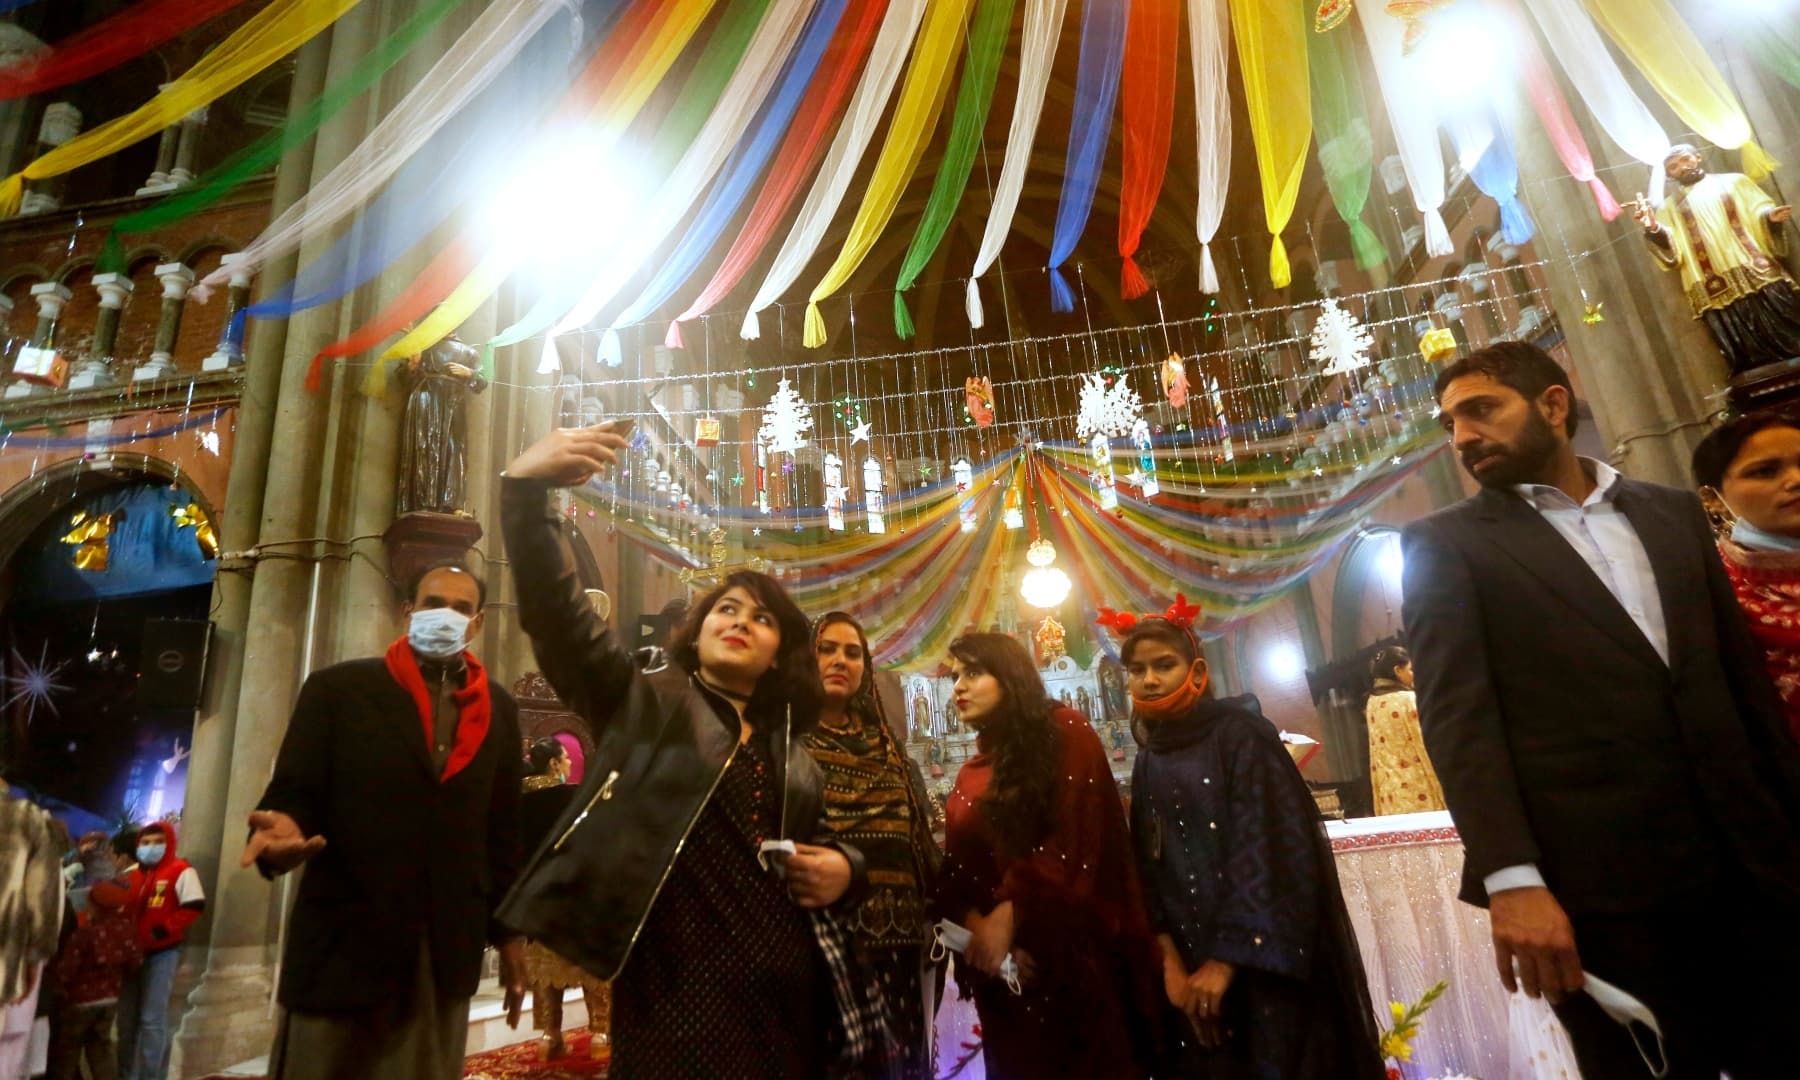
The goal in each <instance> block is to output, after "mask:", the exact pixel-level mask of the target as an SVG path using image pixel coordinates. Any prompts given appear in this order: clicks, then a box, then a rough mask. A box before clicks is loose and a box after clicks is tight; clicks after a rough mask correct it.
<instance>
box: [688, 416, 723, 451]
mask: <svg viewBox="0 0 1800 1080" xmlns="http://www.w3.org/2000/svg"><path fill="white" fill-rule="evenodd" d="M694 445H695V446H717V445H719V418H718V417H716V416H702V417H701V418H700V419H698V420H696V421H694Z"/></svg>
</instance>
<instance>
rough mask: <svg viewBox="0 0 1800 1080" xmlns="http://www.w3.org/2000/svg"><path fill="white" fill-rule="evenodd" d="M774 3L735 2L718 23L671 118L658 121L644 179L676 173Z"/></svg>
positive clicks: (759, 1) (677, 96) (691, 71)
mask: <svg viewBox="0 0 1800 1080" xmlns="http://www.w3.org/2000/svg"><path fill="white" fill-rule="evenodd" d="M769 2H770V0H736V2H735V3H733V4H731V5H730V6H729V7H727V8H726V9H725V11H724V13H723V14H721V15H720V16H719V23H718V25H717V26H716V27H714V28H713V32H712V34H711V36H709V37H708V38H707V39H706V47H705V48H704V49H702V50H701V52H700V55H699V56H698V57H697V58H696V59H695V61H694V66H693V68H692V69H690V71H689V73H688V77H687V80H686V81H685V82H683V83H682V84H681V92H680V93H679V94H677V95H676V97H675V101H674V104H672V105H671V106H670V107H669V111H668V113H667V114H666V115H664V116H662V117H659V118H658V119H657V121H656V128H655V131H654V133H653V136H652V138H650V139H649V140H647V141H648V142H649V157H648V159H647V163H646V164H645V166H643V173H642V175H644V176H653V177H658V178H660V177H664V176H667V175H668V174H669V173H671V172H674V171H675V165H676V163H677V162H678V161H680V160H681V155H682V154H683V153H685V152H686V151H687V148H688V144H689V143H692V142H693V141H694V136H696V135H698V134H699V133H700V128H701V126H702V125H703V124H705V123H706V118H707V117H708V116H711V115H712V111H713V107H714V106H715V105H717V104H718V103H719V95H720V94H723V93H724V92H725V84H726V83H728V82H730V81H731V76H732V75H733V74H735V73H736V72H737V69H738V65H739V64H740V63H742V62H743V59H744V53H745V52H747V51H748V50H749V48H750V38H751V37H752V36H754V35H755V33H756V28H757V26H758V25H760V24H761V23H762V18H763V13H764V12H766V11H768V10H769Z"/></svg>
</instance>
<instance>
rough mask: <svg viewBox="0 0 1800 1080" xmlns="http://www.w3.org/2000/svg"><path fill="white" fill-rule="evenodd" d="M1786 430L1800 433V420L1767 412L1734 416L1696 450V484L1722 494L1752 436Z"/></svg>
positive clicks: (1707, 437) (1710, 433)
mask: <svg viewBox="0 0 1800 1080" xmlns="http://www.w3.org/2000/svg"><path fill="white" fill-rule="evenodd" d="M1783 427H1785V428H1793V429H1794V430H1796V431H1800V417H1796V416H1795V415H1794V414H1792V413H1789V412H1784V411H1782V410H1780V409H1764V410H1761V411H1758V412H1749V413H1744V414H1743V415H1741V416H1734V417H1732V418H1731V419H1729V420H1727V421H1725V422H1724V423H1723V424H1720V425H1719V426H1718V427H1716V428H1713V429H1712V430H1711V431H1709V432H1707V433H1706V438H1704V439H1701V440H1700V445H1699V446H1696V447H1694V463H1693V469H1694V483H1695V484H1698V485H1699V486H1701V487H1709V488H1712V489H1713V490H1714V491H1717V490H1719V488H1720V487H1721V486H1722V485H1723V484H1724V483H1725V474H1726V473H1727V472H1729V471H1730V470H1731V463H1732V462H1734V461H1736V460H1737V457H1738V455H1739V454H1741V453H1743V452H1744V444H1745V443H1747V442H1749V441H1750V439H1751V437H1752V436H1754V435H1756V434H1757V433H1758V432H1762V431H1767V430H1769V429H1770V428H1783Z"/></svg>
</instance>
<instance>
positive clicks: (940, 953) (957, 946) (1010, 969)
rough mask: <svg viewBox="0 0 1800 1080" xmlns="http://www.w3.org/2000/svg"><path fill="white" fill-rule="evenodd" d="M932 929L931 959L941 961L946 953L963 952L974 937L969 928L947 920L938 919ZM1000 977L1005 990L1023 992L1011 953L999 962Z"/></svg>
mask: <svg viewBox="0 0 1800 1080" xmlns="http://www.w3.org/2000/svg"><path fill="white" fill-rule="evenodd" d="M931 929H932V934H933V940H932V942H931V959H932V960H933V961H937V960H942V959H943V958H944V954H945V953H946V952H956V953H960V952H964V951H966V950H967V949H968V947H969V940H970V939H971V938H972V937H974V935H973V934H971V933H970V932H969V928H968V927H966V926H964V925H962V924H961V923H953V922H951V921H950V920H949V919H939V920H938V924H937V925H936V926H934V927H932V928H931ZM1000 977H1001V978H1002V979H1004V980H1006V988H1007V989H1008V990H1011V991H1012V992H1013V993H1014V994H1022V993H1024V992H1025V989H1024V987H1023V986H1021V985H1020V983H1019V962H1018V961H1017V960H1014V959H1013V955H1012V953H1007V954H1006V959H1004V960H1002V961H1000Z"/></svg>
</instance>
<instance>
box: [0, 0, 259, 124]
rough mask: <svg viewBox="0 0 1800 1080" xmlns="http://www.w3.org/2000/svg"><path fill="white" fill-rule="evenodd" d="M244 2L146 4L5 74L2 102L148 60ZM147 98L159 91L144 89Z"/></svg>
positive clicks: (146, 0)
mask: <svg viewBox="0 0 1800 1080" xmlns="http://www.w3.org/2000/svg"><path fill="white" fill-rule="evenodd" d="M243 2H244V0H142V2H140V3H136V4H133V5H132V6H130V7H128V8H126V9H125V10H124V11H121V12H119V13H118V14H116V15H113V16H110V17H109V18H105V19H102V20H100V21H99V22H97V23H95V24H94V25H92V26H90V27H88V28H87V29H85V30H80V31H77V32H76V33H74V34H71V35H69V36H68V37H66V38H64V39H63V40H61V41H59V42H57V43H56V44H55V45H52V46H51V47H50V49H49V50H48V51H47V52H45V53H44V54H43V55H41V56H39V57H38V58H37V59H35V60H33V61H30V62H27V63H24V64H20V65H18V66H16V67H12V68H8V69H6V70H4V71H0V101H10V100H12V99H13V98H22V97H28V96H30V95H32V94H38V93H42V92H44V91H46V90H54V89H56V88H57V87H59V86H68V85H69V84H70V83H77V82H80V81H81V80H83V79H86V78H88V77H90V76H93V75H98V74H99V73H100V72H102V71H105V70H107V69H108V68H115V67H118V66H119V65H120V64H123V63H124V62H125V61H127V60H130V59H132V58H134V57H138V56H142V55H144V54H145V53H147V52H149V51H150V50H151V49H154V48H156V47H157V46H158V45H161V44H162V43H163V42H165V41H168V40H169V39H170V38H173V37H175V36H176V35H177V34H181V33H185V32H186V31H188V30H192V29H193V28H194V27H196V26H199V25H200V24H201V23H203V22H205V21H206V20H208V19H211V18H213V17H214V16H217V15H221V14H223V13H225V12H227V11H230V10H231V9H232V8H234V7H237V6H239V5H240V4H242V3H243ZM144 91H145V96H146V97H148V96H149V95H150V94H153V93H155V92H156V87H154V86H148V87H145V88H144Z"/></svg>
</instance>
